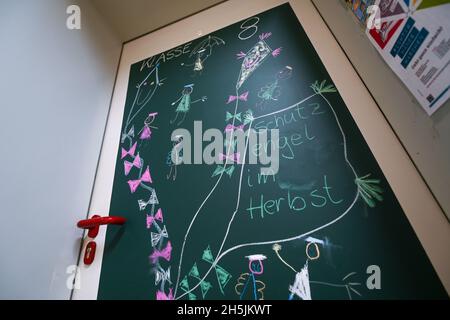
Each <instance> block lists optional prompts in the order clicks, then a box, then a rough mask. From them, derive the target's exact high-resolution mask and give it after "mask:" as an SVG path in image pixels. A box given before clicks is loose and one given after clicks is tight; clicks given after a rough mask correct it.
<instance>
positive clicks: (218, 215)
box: [98, 4, 447, 300]
mask: <svg viewBox="0 0 450 320" xmlns="http://www.w3.org/2000/svg"><path fill="white" fill-rule="evenodd" d="M199 125H201V127H202V128H201V130H199ZM179 128H184V129H187V130H188V131H189V133H191V140H192V147H191V149H192V150H190V149H186V148H185V149H183V152H181V151H180V150H179V149H176V150H177V151H178V152H174V157H173V158H174V159H182V160H183V161H184V162H185V163H182V164H178V163H174V162H173V161H172V160H173V159H172V157H171V151H172V148H173V147H174V146H176V147H179V146H180V145H181V144H182V143H183V144H184V143H186V141H187V140H188V137H187V136H183V137H181V136H178V135H177V134H174V136H173V137H172V133H173V132H174V130H175V129H179ZM211 128H216V129H219V130H220V132H224V133H228V134H231V137H234V136H235V135H236V136H237V135H238V133H239V132H241V133H243V132H245V134H246V135H244V138H247V139H244V142H245V144H244V149H242V148H241V149H239V146H238V145H237V144H234V143H233V142H232V141H230V140H227V139H224V141H223V142H221V143H223V144H224V146H223V153H221V154H214V155H215V157H216V159H222V160H223V163H222V164H206V163H205V160H204V159H201V157H197V159H194V158H195V156H194V154H196V152H195V151H198V150H200V151H201V152H202V151H203V150H205V152H206V150H207V146H208V145H210V142H207V141H204V142H201V141H202V140H201V139H202V133H204V132H205V131H206V130H207V129H211ZM264 129H267V130H269V131H268V137H267V140H266V141H265V143H264V140H261V141H259V140H258V142H259V143H258V144H251V143H250V139H249V138H248V137H249V135H250V132H251V130H254V131H256V132H264ZM272 129H278V130H279V131H278V132H279V137H278V139H277V138H276V135H271V133H272V131H270V130H272ZM259 137H260V138H261V136H259ZM172 138H173V139H172ZM199 139H200V140H199ZM199 141H200V142H199ZM233 147H235V148H236V149H235V150H232V148H233ZM273 147H275V148H276V149H275V151H276V150H278V152H279V170H278V171H277V172H276V174H275V175H263V174H261V168H263V167H267V166H268V165H264V164H261V163H259V164H250V163H249V159H250V156H251V155H252V154H253V155H257V154H259V153H260V152H263V151H264V150H267V149H269V150H271V151H272V152H273V151H274V150H273ZM205 148H206V149H205ZM236 150H240V151H242V150H243V152H241V154H238V152H235V153H232V152H230V151H236ZM197 153H198V152H197ZM275 153H276V152H275ZM269 154H270V151H269ZM200 155H201V153H200ZM190 158H192V162H194V161H195V162H202V163H201V164H187V163H186V162H188V159H190ZM274 172H275V171H274ZM110 215H121V216H125V217H126V218H127V219H128V221H127V223H126V225H125V226H124V227H120V228H119V227H108V230H107V236H106V242H105V251H104V256H103V264H102V271H101V277H100V286H99V292H98V298H99V299H160V300H169V299H190V300H194V299H197V300H201V299H242V300H259V299H266V300H267V299H291V300H299V299H302V300H307V299H409V298H447V294H446V292H445V290H444V288H443V286H442V284H441V283H440V281H439V279H438V277H437V275H436V273H435V271H434V269H433V267H432V265H431V263H430V261H429V259H428V257H427V256H426V254H425V252H424V250H423V248H422V246H421V244H420V242H419V241H418V239H417V237H416V235H415V233H414V231H413V229H412V228H411V226H410V224H409V222H408V220H407V218H406V216H405V214H404V213H403V211H402V208H401V207H400V205H399V203H398V201H397V199H396V198H395V195H394V194H393V192H392V190H391V189H390V186H389V184H388V182H387V181H386V179H385V177H384V175H383V173H382V171H381V170H380V168H379V166H378V164H377V162H376V160H375V159H374V157H373V155H372V153H371V151H370V149H369V147H368V146H367V144H366V143H365V141H364V138H363V137H362V135H361V133H360V131H359V130H358V127H357V126H356V124H355V122H354V121H353V119H352V117H351V114H350V113H349V111H348V110H347V108H346V106H345V104H344V102H343V101H342V99H341V97H340V95H339V93H338V92H337V90H336V89H335V86H334V84H333V82H332V81H331V79H330V77H329V75H328V73H327V71H326V69H325V68H324V66H323V64H322V63H321V61H320V59H319V57H318V55H317V53H316V52H315V50H314V48H313V46H312V45H311V43H310V41H309V39H308V37H307V35H306V33H305V32H304V30H303V28H302V27H301V25H300V23H299V22H298V20H297V18H296V16H295V14H294V13H293V11H292V9H291V8H290V6H289V4H285V5H282V6H279V7H276V8H273V9H271V10H269V11H266V12H263V13H261V14H258V15H257V16H254V17H250V18H248V19H246V20H244V21H241V22H239V23H236V24H233V25H231V26H229V27H226V28H224V29H221V30H219V31H216V32H214V33H213V34H209V35H206V36H204V37H202V38H199V39H196V40H194V41H192V42H189V43H186V44H182V45H180V46H178V47H176V48H173V49H172V50H169V51H167V52H164V53H162V54H159V55H156V56H154V57H151V58H149V59H146V60H144V61H141V62H138V63H136V64H133V65H132V66H131V70H130V79H129V84H128V92H127V99H126V105H125V111H124V118H123V123H122V136H121V141H120V147H119V150H118V154H117V162H116V171H115V177H114V187H113V192H112V198H111V206H110Z"/></svg>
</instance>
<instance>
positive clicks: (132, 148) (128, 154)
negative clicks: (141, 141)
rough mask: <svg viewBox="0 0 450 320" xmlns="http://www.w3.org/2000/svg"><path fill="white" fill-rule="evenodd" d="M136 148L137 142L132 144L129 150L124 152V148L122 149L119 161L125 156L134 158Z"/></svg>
mask: <svg viewBox="0 0 450 320" xmlns="http://www.w3.org/2000/svg"><path fill="white" fill-rule="evenodd" d="M136 147H137V142H135V143H134V144H133V146H132V147H131V148H130V150H128V151H127V150H125V149H124V148H122V155H121V157H120V159H123V158H125V157H126V156H132V157H134V153H135V152H136Z"/></svg>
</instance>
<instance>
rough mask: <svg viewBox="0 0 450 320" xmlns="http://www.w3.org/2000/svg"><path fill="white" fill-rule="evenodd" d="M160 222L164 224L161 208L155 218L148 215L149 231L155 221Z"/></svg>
mask: <svg viewBox="0 0 450 320" xmlns="http://www.w3.org/2000/svg"><path fill="white" fill-rule="evenodd" d="M155 220H158V221H159V222H163V221H164V219H163V214H162V210H161V208H159V209H158V211H157V212H156V214H155V215H154V216H152V215H147V229H150V228H151V227H152V225H153V221H155Z"/></svg>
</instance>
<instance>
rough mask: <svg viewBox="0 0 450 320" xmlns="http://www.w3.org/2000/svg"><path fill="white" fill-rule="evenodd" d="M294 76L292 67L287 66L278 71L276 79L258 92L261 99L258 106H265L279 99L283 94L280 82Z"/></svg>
mask: <svg viewBox="0 0 450 320" xmlns="http://www.w3.org/2000/svg"><path fill="white" fill-rule="evenodd" d="M291 76H292V67H290V66H285V67H284V68H283V69H282V70H280V71H278V73H277V74H276V76H275V81H273V82H271V83H269V84H267V85H265V86H264V87H262V88H261V89H260V90H259V92H258V98H260V99H261V100H260V101H259V102H258V104H257V106H258V107H260V108H264V106H265V105H266V104H267V103H269V102H271V101H278V98H279V97H280V96H281V86H280V82H281V81H283V80H287V79H289V78H290V77H291Z"/></svg>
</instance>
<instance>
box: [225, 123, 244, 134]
mask: <svg viewBox="0 0 450 320" xmlns="http://www.w3.org/2000/svg"><path fill="white" fill-rule="evenodd" d="M244 128H245V124H242V125H240V126H234V125H232V124H231V123H230V124H229V125H227V126H226V127H225V132H233V131H234V130H241V131H244Z"/></svg>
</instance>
